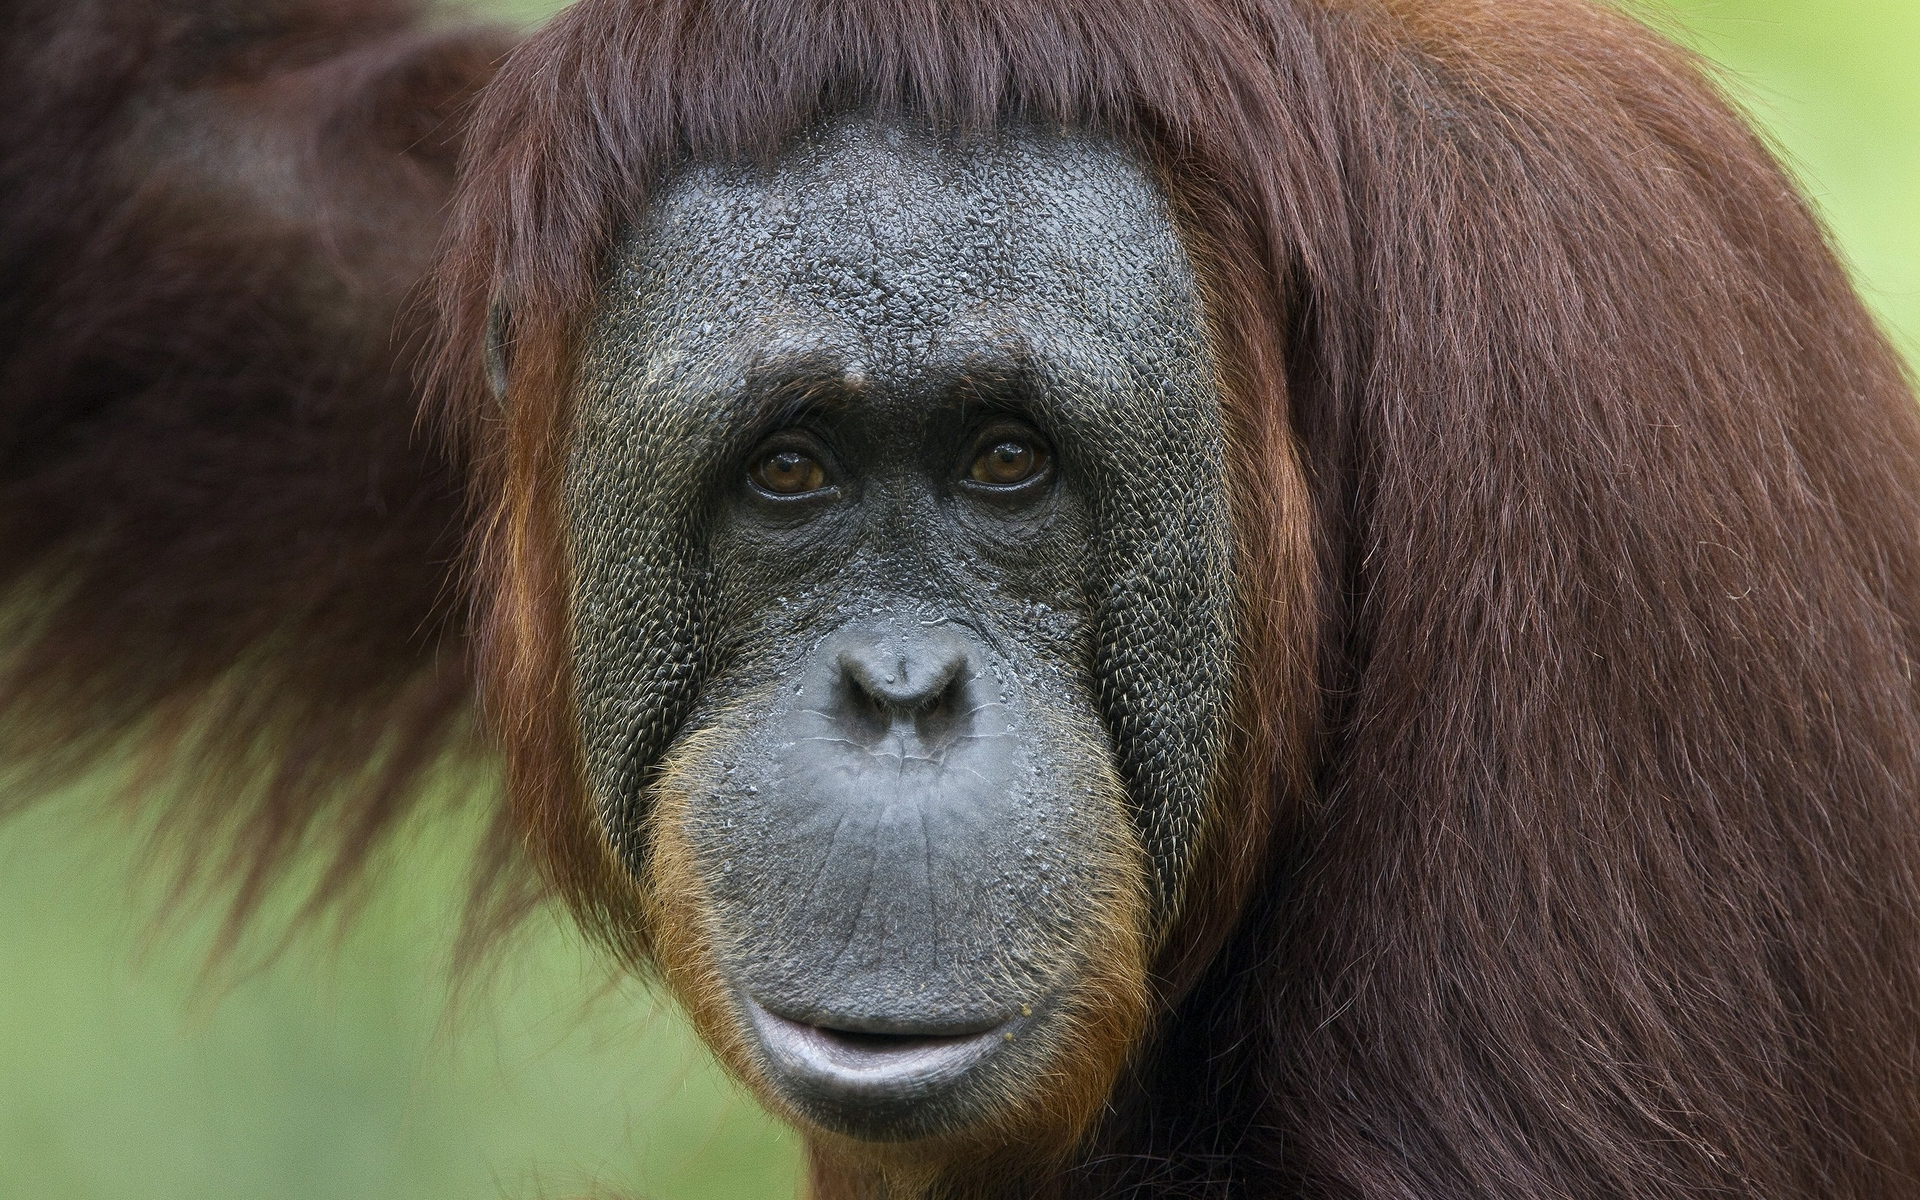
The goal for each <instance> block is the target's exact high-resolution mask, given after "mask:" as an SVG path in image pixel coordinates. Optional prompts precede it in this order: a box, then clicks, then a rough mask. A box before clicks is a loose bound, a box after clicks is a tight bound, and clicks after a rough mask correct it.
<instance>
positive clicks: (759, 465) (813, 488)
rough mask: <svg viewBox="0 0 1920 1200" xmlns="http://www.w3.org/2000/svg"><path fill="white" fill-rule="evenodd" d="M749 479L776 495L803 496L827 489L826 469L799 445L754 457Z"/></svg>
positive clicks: (748, 472)
mask: <svg viewBox="0 0 1920 1200" xmlns="http://www.w3.org/2000/svg"><path fill="white" fill-rule="evenodd" d="M747 476H748V478H750V479H752V480H753V482H754V485H755V486H756V487H758V488H759V489H760V490H761V491H764V492H769V493H771V494H773V495H775V496H804V495H806V494H807V493H808V492H817V491H820V490H821V489H822V488H824V487H826V486H827V469H826V468H825V467H823V466H821V465H820V460H819V459H817V458H815V457H814V456H813V455H811V454H809V453H807V452H806V451H805V450H803V449H800V448H799V447H796V446H774V447H772V448H770V449H767V450H763V451H761V452H760V453H759V454H757V455H755V456H754V459H753V465H752V466H750V467H748V468H747Z"/></svg>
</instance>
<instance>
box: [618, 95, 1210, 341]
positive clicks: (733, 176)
mask: <svg viewBox="0 0 1920 1200" xmlns="http://www.w3.org/2000/svg"><path fill="white" fill-rule="evenodd" d="M613 284H614V292H615V303H616V304H618V303H619V302H620V301H621V300H626V301H629V302H632V301H638V303H637V304H635V305H634V307H635V308H636V309H637V310H638V311H640V312H643V313H646V314H648V320H647V324H648V325H650V326H651V328H649V329H647V330H646V331H645V332H644V333H643V334H642V340H643V341H645V342H646V343H647V344H648V345H649V346H650V347H651V350H652V353H653V356H654V358H655V366H656V368H657V369H662V370H665V371H667V372H668V373H677V372H676V371H675V367H674V364H675V360H681V361H685V362H699V363H702V364H704V365H705V366H706V367H707V368H708V369H711V368H712V367H713V366H714V365H716V363H717V362H720V361H726V360H729V359H731V360H735V361H736V362H739V361H742V360H744V361H747V362H752V361H759V360H764V359H765V358H767V357H769V356H774V357H778V356H781V355H783V354H785V353H796V354H807V353H809V352H818V353H826V354H829V355H832V356H833V357H836V358H840V359H842V360H844V361H845V364H846V367H847V369H848V370H849V371H851V372H854V373H856V374H857V373H860V372H862V371H864V370H874V371H876V372H880V373H892V372H900V371H903V372H906V373H908V374H913V373H917V372H918V371H919V370H920V369H923V368H927V367H930V366H935V365H937V364H938V362H939V360H941V359H947V358H954V357H958V358H961V359H968V358H974V357H977V356H978V355H979V354H980V353H983V352H985V351H986V350H987V348H995V349H996V350H998V351H1002V352H1003V351H1004V350H1005V349H1006V348H1007V347H1008V346H1020V347H1024V348H1027V349H1030V350H1034V349H1037V350H1038V351H1039V353H1041V354H1042V355H1043V356H1051V357H1060V356H1066V357H1079V358H1084V357H1085V356H1087V355H1088V354H1089V353H1093V354H1095V355H1096V356H1097V355H1098V354H1099V352H1100V350H1101V348H1103V347H1104V348H1106V349H1108V350H1110V351H1111V352H1113V353H1114V354H1116V355H1120V354H1129V355H1133V356H1136V362H1137V361H1138V359H1137V356H1139V355H1141V354H1146V355H1148V356H1149V357H1160V356H1162V355H1164V356H1167V357H1169V358H1172V359H1175V360H1180V359H1184V360H1186V361H1188V362H1189V363H1191V362H1194V361H1196V360H1198V359H1201V358H1203V357H1204V349H1203V347H1201V346H1200V345H1198V344H1196V343H1197V342H1198V341H1199V340H1201V339H1199V338H1198V336H1197V334H1198V332H1199V330H1200V329H1201V328H1202V319H1201V316H1200V306H1199V301H1198V288H1197V286H1196V282H1195V279H1194V274H1193V270H1192V268H1191V265H1190V263H1189V261H1188V258H1187V255H1186V253H1185V250H1184V248H1183V247H1182V245H1181V244H1180V241H1179V238H1178V236H1177V235H1176V233H1175V228H1174V224H1173V221H1172V218H1171V215H1170V212H1169V208H1168V204H1167V200H1166V197H1165V196H1164V195H1163V194H1162V192H1161V190H1160V188H1159V186H1158V185H1157V184H1156V183H1155V181H1154V180H1153V178H1152V177H1151V176H1150V175H1149V174H1148V172H1147V171H1146V170H1144V169H1143V168H1142V166H1141V164H1140V163H1139V162H1138V161H1137V160H1136V159H1135V158H1134V157H1133V156H1132V155H1131V154H1130V153H1128V152H1127V151H1126V150H1124V149H1123V148H1122V147H1120V146H1119V145H1117V144H1115V143H1114V142H1112V141H1110V140H1107V139H1104V138H1099V137H1095V136H1090V135H1074V134H1046V133H1037V132H1010V133H1004V134H1002V135H999V136H998V137H995V138H993V139H990V140H987V141H984V142H969V143H965V144H956V143H954V142H951V141H944V140H941V139H938V138H935V137H933V136H931V135H929V134H926V133H924V132H920V131H916V130H914V129H912V128H910V127H907V126H904V125H902V124H900V123H898V122H895V123H884V122H880V121H877V120H874V119H868V118H855V119H848V120H844V121H842V122H840V123H838V124H835V125H831V126H828V127H825V128H823V129H819V130H816V131H814V132H813V133H810V134H809V135H807V136H804V137H802V138H801V139H799V140H797V141H796V142H795V143H794V144H793V145H791V146H790V147H789V148H788V149H787V150H786V152H785V153H784V154H783V155H782V156H781V157H780V158H779V159H778V160H777V161H776V162H775V163H773V164H771V165H770V166H768V167H713V166H692V167H688V168H685V169H683V170H682V171H680V172H679V173H678V174H677V175H675V176H673V177H672V178H671V179H670V180H669V181H668V182H667V184H666V186H665V187H663V188H662V189H661V190H660V191H659V192H658V193H657V194H656V196H655V198H654V201H653V203H652V204H651V206H650V207H649V209H648V211H647V213H646V214H645V216H644V217H643V219H642V220H641V221H640V222H639V223H638V225H637V226H636V228H634V229H633V230H632V231H631V232H630V234H629V236H628V238H627V240H626V242H625V244H624V245H623V247H622V249H621V252H620V253H619V254H618V255H617V257H616V270H615V278H614V280H613ZM1086 365H1087V366H1088V367H1090V368H1092V369H1094V370H1096V371H1101V370H1102V369H1103V367H1106V366H1110V365H1117V364H1098V363H1088V364H1086Z"/></svg>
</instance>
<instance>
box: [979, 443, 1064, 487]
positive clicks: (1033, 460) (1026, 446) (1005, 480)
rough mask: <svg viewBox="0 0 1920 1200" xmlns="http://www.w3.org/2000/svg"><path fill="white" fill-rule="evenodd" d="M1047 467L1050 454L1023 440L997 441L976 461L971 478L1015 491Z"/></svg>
mask: <svg viewBox="0 0 1920 1200" xmlns="http://www.w3.org/2000/svg"><path fill="white" fill-rule="evenodd" d="M1046 466H1047V451H1046V448H1045V447H1043V446H1041V445H1040V443H1038V442H1036V441H1032V440H1030V439H1027V438H1023V437H1001V438H995V439H994V440H993V442H992V443H990V444H989V445H988V446H987V448H986V449H984V450H982V451H981V452H980V457H978V458H976V459H974V460H973V467H972V468H971V469H970V470H969V471H968V472H967V477H968V478H970V479H972V480H973V481H974V482H975V483H984V484H986V485H987V486H989V487H1013V486H1014V485H1016V484H1021V483H1025V482H1026V481H1027V480H1029V479H1032V478H1033V477H1034V476H1036V475H1038V474H1039V473H1040V472H1041V471H1043V470H1045V469H1046Z"/></svg>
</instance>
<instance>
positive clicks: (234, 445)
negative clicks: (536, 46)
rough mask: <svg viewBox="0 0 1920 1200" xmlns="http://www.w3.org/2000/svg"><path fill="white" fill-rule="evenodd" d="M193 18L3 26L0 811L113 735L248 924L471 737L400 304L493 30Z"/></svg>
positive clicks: (370, 3)
mask: <svg viewBox="0 0 1920 1200" xmlns="http://www.w3.org/2000/svg"><path fill="white" fill-rule="evenodd" d="M210 7H211V6H208V5H205V4H200V5H185V4H172V3H168V4H154V3H145V2H136V0H98V2H95V3H64V2H62V3H55V2H53V0H47V2H44V3H13V4H10V5H8V7H7V10H6V13H5V15H4V16H3V17H0V56H4V61H0V196H4V197H5V202H4V205H0V277H4V278H5V279H6V280H7V281H8V282H7V285H6V290H5V292H4V293H0V588H5V589H6V590H7V594H6V603H7V605H8V606H9V607H8V610H7V611H6V612H5V613H4V614H0V615H5V616H7V617H9V618H11V619H12V620H11V621H10V623H9V625H8V627H7V629H6V633H5V634H4V638H5V646H6V653H5V654H0V763H3V764H4V765H6V766H8V767H9V768H10V769H11V773H10V774H9V775H8V776H6V778H7V781H8V782H7V789H8V790H7V792H6V794H5V796H4V798H0V807H4V806H5V805H7V804H15V803H18V802H20V801H21V800H23V799H24V798H26V797H27V796H30V795H34V794H39V793H40V792H43V791H44V790H46V789H47V788H48V787H50V786H52V785H55V784H57V783H59V782H61V781H63V780H64V779H66V778H68V777H70V776H71V775H72V774H73V773H74V772H75V771H76V770H78V769H79V768H81V767H84V766H86V765H87V764H89V763H90V762H92V761H94V760H95V759H96V758H98V757H99V756H100V755H102V754H103V753H105V752H107V751H109V750H111V749H113V748H115V747H116V746H119V745H121V744H123V743H124V742H126V740H127V739H128V738H129V737H132V738H133V739H134V741H135V742H136V743H137V745H138V746H139V747H140V748H141V751H142V754H143V761H142V770H141V771H140V772H139V773H138V780H139V781H140V782H141V783H143V784H145V785H147V786H145V787H142V788H141V790H143V791H150V790H152V787H153V785H157V784H161V783H170V784H171V788H170V790H172V791H175V792H178V793H180V797H181V801H182V802H181V803H179V804H177V805H173V806H170V807H169V808H168V810H167V812H168V819H167V822H168V825H169V826H170V832H171V833H173V834H174V835H176V836H177V839H178V841H179V842H180V843H181V844H183V845H184V846H186V847H187V848H188V849H189V852H190V855H191V860H192V862H193V863H194V864H195V865H196V866H198V867H201V868H205V870H204V871H203V872H202V873H201V875H200V879H199V882H201V883H203V884H207V885H214V884H217V883H222V882H224V883H226V884H228V885H230V886H231V887H232V898H233V909H232V911H233V913H234V915H235V917H236V919H237V918H238V917H240V916H243V915H244V914H246V913H247V912H250V911H251V910H252V909H253V908H254V907H255V905H256V904H257V902H258V900H259V899H260V897H261V894H262V891H263V889H264V888H265V886H266V885H267V883H268V882H269V881H270V880H271V879H273V878H275V877H276V876H277V875H278V874H279V873H280V871H281V870H282V868H284V867H285V866H287V865H288V864H289V862H290V860H291V859H292V857H293V856H294V855H295V853H296V852H299V851H306V852H308V853H311V852H312V851H313V849H314V845H315V843H319V844H320V845H322V846H324V847H326V848H327V851H328V853H329V855H330V857H329V863H330V865H329V866H328V867H327V868H326V869H325V870H324V871H323V873H322V875H321V876H320V877H319V880H318V885H317V887H316V890H315V892H314V896H313V899H314V901H315V903H316V904H317V903H320V902H323V901H324V900H326V899H329V898H332V897H334V896H337V895H339V894H340V893H341V892H342V891H343V890H345V889H347V888H349V886H350V885H351V884H352V883H353V882H354V881H355V877H356V875H357V873H358V869H359V866H360V865H361V863H362V862H363V860H365V858H366V857H367V856H368V855H369V854H370V853H371V852H372V851H373V850H374V848H375V847H376V846H377V844H378V843H379V841H380V839H381V837H382V835H383V834H385V833H386V832H388V831H389V830H391V829H392V828H394V827H395V826H396V824H397V823H398V822H399V821H400V820H401V818H402V817H403V815H404V814H405V812H406V810H407V808H408V807H409V805H410V804H411V803H412V801H413V800H414V799H415V798H416V797H417V796H418V794H419V792H420V784H421V782H422V780H423V778H424V773H425V772H426V771H427V770H428V768H430V767H432V766H433V765H434V764H435V763H436V762H437V761H439V760H440V759H441V758H442V757H443V754H444V752H445V751H447V750H449V749H456V748H461V747H464V746H465V745H466V743H467V741H468V734H467V732H466V727H467V724H468V721H467V718H466V716H465V714H466V712H467V710H468V707H469V700H468V697H469V695H470V692H471V675H470V672H469V669H468V664H467V660H466V656H465V653H464V645H463V638H462V632H461V626H462V621H461V619H460V618H461V617H462V616H463V615H464V614H463V613H462V605H461V604H460V602H459V600H458V596H457V594H456V593H454V592H453V591H452V589H450V588H449V586H448V566H449V564H450V563H452V562H453V561H454V560H456V559H457V557H458V554H459V548H460V543H461V540H462V537H463V536H464V534H463V521H462V519H461V491H462V483H461V481H460V479H459V478H458V476H457V475H456V473H455V472H453V471H451V470H449V469H448V466H447V464H446V462H445V459H444V456H442V455H440V454H439V453H437V452H435V450H434V449H433V448H432V447H431V446H430V445H429V444H427V442H426V441H425V440H424V439H421V438H418V437H416V436H415V435H414V434H413V432H412V431H413V427H414V423H415V421H416V420H417V400H416V399H415V395H416V393H415V388H414V386H413V384H412V380H411V378H410V372H409V369H408V365H407V362H406V358H407V350H406V348H405V345H404V343H405V342H406V341H407V340H408V339H413V340H416V341H417V339H418V336H419V329H418V324H419V323H418V321H417V320H415V321H409V322H405V323H402V324H400V325H396V317H397V315H398V314H399V312H400V309H401V305H402V303H403V301H404V300H405V298H406V296H407V295H408V293H409V291H410V289H412V288H413V287H414V286H415V285H416V283H417V281H418V280H419V279H420V277H421V275H422V274H423V273H424V272H425V270H426V268H427V266H428V263H429V262H430V260H431V255H432V253H433V248H434V245H435V243H436V241H437V240H438V237H439V231H440V225H441V208H442V206H443V205H444V203H445V197H446V195H447V193H448V191H449V190H450V188H451V185H452V174H453V166H454V160H455V157H456V155H457V153H458V135H459V131H460V128H461V123H460V120H459V115H460V113H461V112H462V110H463V108H464V105H465V104H466V102H467V100H468V98H469V97H470V96H471V94H472V92H473V90H474V89H475V88H476V87H477V86H478V85H479V84H480V83H481V82H483V81H484V79H485V78H486V77H487V75H488V74H490V73H491V69H492V62H493V60H494V59H495V58H496V57H498V55H500V54H501V53H503V52H504V50H505V47H506V43H505V42H504V41H503V40H502V39H501V38H499V37H498V36H497V35H495V34H492V33H485V32H481V33H476V32H473V31H467V32H462V33H457V34H448V33H429V32H422V31H420V30H418V29H416V28H414V25H415V23H416V13H415V11H414V9H413V7H412V6H411V5H409V4H406V3H401V2H398V0H336V2H331V3H310V2H304V0H303V2H302V3H298V4H294V3H279V4H269V3H256V2H252V0H248V2H246V3H235V4H233V5H232V6H231V8H230V9H229V10H227V11H218V10H213V11H208V10H209V9H210ZM23 589H24V590H23ZM56 598H57V600H56ZM502 844H503V845H505V844H507V843H506V842H504V841H503V842H502ZM499 861H501V862H504V861H505V860H499ZM509 877H510V872H509V873H507V874H504V875H503V874H501V873H500V872H499V871H495V872H493V873H492V874H491V876H490V880H491V882H493V883H499V882H504V881H506V880H507V879H508V878H509ZM236 928H237V927H236Z"/></svg>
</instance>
